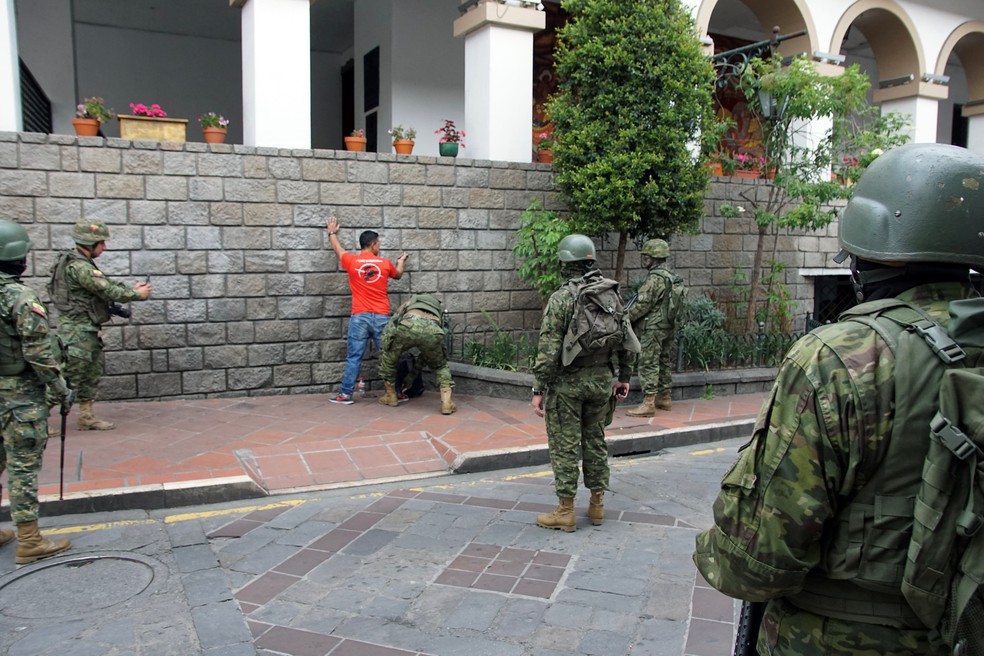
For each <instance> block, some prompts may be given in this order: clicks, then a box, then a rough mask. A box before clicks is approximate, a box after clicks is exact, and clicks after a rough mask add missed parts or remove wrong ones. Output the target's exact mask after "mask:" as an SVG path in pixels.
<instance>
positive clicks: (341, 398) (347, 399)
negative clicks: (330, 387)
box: [328, 392, 355, 405]
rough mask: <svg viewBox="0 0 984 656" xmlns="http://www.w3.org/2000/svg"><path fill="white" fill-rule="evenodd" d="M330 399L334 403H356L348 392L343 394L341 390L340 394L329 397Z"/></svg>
mask: <svg viewBox="0 0 984 656" xmlns="http://www.w3.org/2000/svg"><path fill="white" fill-rule="evenodd" d="M328 400H329V401H331V402H332V403H341V404H342V405H352V404H353V403H355V401H353V400H352V397H351V396H349V395H348V394H342V393H341V392H339V393H338V396H336V397H335V398H333V399H328Z"/></svg>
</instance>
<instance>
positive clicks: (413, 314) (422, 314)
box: [403, 310, 441, 325]
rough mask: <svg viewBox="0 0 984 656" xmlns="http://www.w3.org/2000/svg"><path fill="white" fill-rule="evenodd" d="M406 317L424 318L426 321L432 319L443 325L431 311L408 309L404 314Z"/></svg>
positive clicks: (432, 321) (433, 321)
mask: <svg viewBox="0 0 984 656" xmlns="http://www.w3.org/2000/svg"><path fill="white" fill-rule="evenodd" d="M403 318H404V319H423V320H424V321H430V322H431V323H433V324H437V325H441V323H440V320H439V319H438V318H437V317H435V316H434V315H433V314H431V313H430V312H424V311H423V310H407V311H406V313H404V315H403Z"/></svg>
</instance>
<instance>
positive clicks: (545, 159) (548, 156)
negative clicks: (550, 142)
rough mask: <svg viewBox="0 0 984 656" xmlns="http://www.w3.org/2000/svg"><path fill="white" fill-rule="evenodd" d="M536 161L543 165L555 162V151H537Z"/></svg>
mask: <svg viewBox="0 0 984 656" xmlns="http://www.w3.org/2000/svg"><path fill="white" fill-rule="evenodd" d="M536 161H538V162H540V163H541V164H549V163H550V162H552V161H553V151H552V150H538V151H536Z"/></svg>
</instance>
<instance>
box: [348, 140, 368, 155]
mask: <svg viewBox="0 0 984 656" xmlns="http://www.w3.org/2000/svg"><path fill="white" fill-rule="evenodd" d="M344 139H345V150H351V151H353V152H356V153H364V152H365V151H366V138H365V137H344Z"/></svg>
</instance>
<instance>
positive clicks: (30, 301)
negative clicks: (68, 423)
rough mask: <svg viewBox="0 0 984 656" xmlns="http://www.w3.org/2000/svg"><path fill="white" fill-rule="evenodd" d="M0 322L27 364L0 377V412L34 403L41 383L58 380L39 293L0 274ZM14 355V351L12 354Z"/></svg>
mask: <svg viewBox="0 0 984 656" xmlns="http://www.w3.org/2000/svg"><path fill="white" fill-rule="evenodd" d="M0 321H2V322H3V324H4V326H3V329H4V331H5V332H6V333H7V334H8V335H10V336H11V337H12V338H13V339H14V340H15V343H17V342H19V351H20V354H21V357H22V358H23V360H24V362H25V363H26V365H27V367H26V368H25V369H24V370H23V371H22V372H21V373H20V374H17V375H13V376H0V412H3V411H6V410H8V409H10V408H14V407H19V406H22V405H26V404H29V403H33V402H34V401H36V399H32V397H36V395H37V393H38V392H39V391H40V390H41V389H43V386H44V385H46V384H49V383H52V382H54V381H55V380H57V379H58V377H59V375H60V371H59V368H58V363H57V362H56V361H55V356H54V349H53V348H52V343H51V339H52V338H51V333H50V331H49V327H48V313H47V310H46V309H45V307H44V305H43V304H42V303H41V300H40V299H39V298H38V295H37V294H35V293H34V290H32V289H31V288H30V287H28V286H27V285H24V284H23V283H21V282H20V281H19V280H17V279H16V278H14V277H13V276H11V275H8V274H5V273H0ZM14 355H16V353H15V354H14Z"/></svg>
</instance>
